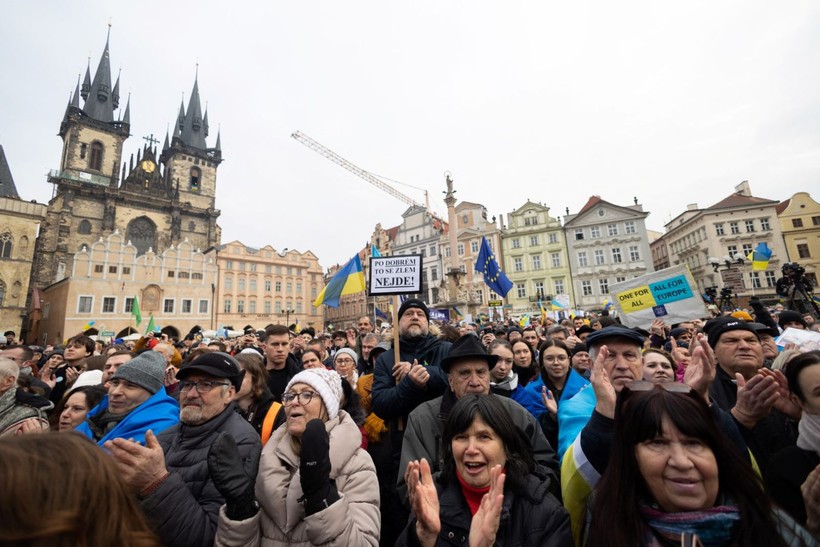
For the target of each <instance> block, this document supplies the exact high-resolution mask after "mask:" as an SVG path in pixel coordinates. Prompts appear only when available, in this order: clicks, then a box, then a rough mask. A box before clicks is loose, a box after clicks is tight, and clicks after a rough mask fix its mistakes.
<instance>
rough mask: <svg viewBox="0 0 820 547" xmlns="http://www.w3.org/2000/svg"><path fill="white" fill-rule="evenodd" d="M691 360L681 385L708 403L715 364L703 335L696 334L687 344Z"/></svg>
mask: <svg viewBox="0 0 820 547" xmlns="http://www.w3.org/2000/svg"><path fill="white" fill-rule="evenodd" d="M689 352H690V354H691V360H690V361H689V365H688V366H687V367H686V370H685V371H684V373H683V383H684V384H686V385H688V386H689V387H691V388H692V390H694V391H695V393H698V394H699V395H700V396H701V397H703V398H704V399H705V400H706V402H707V403H708V402H709V386H710V385H711V384H712V382H713V381H714V380H715V375H716V373H717V363H716V361H715V352H714V351H712V348H711V346H709V342H708V341H707V339H706V336H705V335H704V334H700V333H699V334H697V335H696V336H695V338H693V339H692V341H691V342H690V343H689Z"/></svg>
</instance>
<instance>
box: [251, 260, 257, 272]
mask: <svg viewBox="0 0 820 547" xmlns="http://www.w3.org/2000/svg"><path fill="white" fill-rule="evenodd" d="M251 271H252V272H255V271H256V263H255V262H252V263H251Z"/></svg>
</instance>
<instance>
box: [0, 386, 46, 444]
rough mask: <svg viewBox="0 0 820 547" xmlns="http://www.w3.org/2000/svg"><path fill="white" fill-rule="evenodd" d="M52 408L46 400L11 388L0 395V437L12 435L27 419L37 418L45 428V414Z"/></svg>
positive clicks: (19, 389) (22, 390) (21, 389)
mask: <svg viewBox="0 0 820 547" xmlns="http://www.w3.org/2000/svg"><path fill="white" fill-rule="evenodd" d="M53 406H54V405H52V404H51V401H49V400H48V399H45V398H43V397H40V396H38V395H34V394H33V393H27V392H26V391H25V390H24V389H23V388H19V387H18V388H14V387H12V388H11V389H9V390H8V391H6V392H5V393H3V394H2V395H0V436H2V435H6V434H11V433H14V432H15V431H16V430H17V428H18V427H19V426H20V424H21V423H22V422H24V421H25V420H28V419H29V418H38V419H39V420H40V423H41V424H42V425H43V427H45V428H47V427H48V417H46V412H47V411H48V410H50V409H51V408H53Z"/></svg>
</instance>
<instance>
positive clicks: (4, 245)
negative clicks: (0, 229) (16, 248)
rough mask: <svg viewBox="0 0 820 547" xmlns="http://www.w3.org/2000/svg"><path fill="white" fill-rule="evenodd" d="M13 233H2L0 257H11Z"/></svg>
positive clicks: (0, 236)
mask: <svg viewBox="0 0 820 547" xmlns="http://www.w3.org/2000/svg"><path fill="white" fill-rule="evenodd" d="M11 246H12V245H11V234H10V233H9V232H6V233H5V234H3V235H0V258H11Z"/></svg>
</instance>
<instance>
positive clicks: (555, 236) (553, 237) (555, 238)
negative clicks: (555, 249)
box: [547, 234, 558, 244]
mask: <svg viewBox="0 0 820 547" xmlns="http://www.w3.org/2000/svg"><path fill="white" fill-rule="evenodd" d="M547 241H549V242H550V243H551V244H552V243H558V234H550V235H548V236H547Z"/></svg>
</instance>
